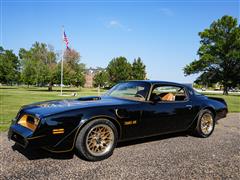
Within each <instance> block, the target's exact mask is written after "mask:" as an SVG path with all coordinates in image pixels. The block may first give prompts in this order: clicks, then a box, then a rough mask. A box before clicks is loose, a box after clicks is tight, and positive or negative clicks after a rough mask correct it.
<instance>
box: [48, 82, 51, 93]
mask: <svg viewBox="0 0 240 180" xmlns="http://www.w3.org/2000/svg"><path fill="white" fill-rule="evenodd" d="M48 91H52V83H49V85H48Z"/></svg>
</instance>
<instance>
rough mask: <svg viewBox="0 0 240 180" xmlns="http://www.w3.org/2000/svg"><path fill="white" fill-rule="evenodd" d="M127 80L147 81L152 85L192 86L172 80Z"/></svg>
mask: <svg viewBox="0 0 240 180" xmlns="http://www.w3.org/2000/svg"><path fill="white" fill-rule="evenodd" d="M127 82H147V83H150V84H152V85H153V84H164V85H176V86H184V87H188V88H189V87H190V86H189V85H186V84H180V83H176V82H170V81H158V80H131V81H127ZM190 88H191V87H190Z"/></svg>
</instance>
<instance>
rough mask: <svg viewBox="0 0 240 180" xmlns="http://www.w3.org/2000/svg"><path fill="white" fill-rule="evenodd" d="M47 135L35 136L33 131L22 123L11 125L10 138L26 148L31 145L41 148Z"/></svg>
mask: <svg viewBox="0 0 240 180" xmlns="http://www.w3.org/2000/svg"><path fill="white" fill-rule="evenodd" d="M44 137H45V135H41V136H33V132H32V131H31V130H29V129H27V128H25V127H23V126H21V125H18V124H14V125H11V126H10V128H9V131H8V139H9V140H13V141H14V142H16V143H17V144H19V145H21V146H22V147H24V148H27V147H29V146H31V147H34V148H39V147H41V146H42V142H43V141H42V140H43V138H44Z"/></svg>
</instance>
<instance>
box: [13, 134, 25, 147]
mask: <svg viewBox="0 0 240 180" xmlns="http://www.w3.org/2000/svg"><path fill="white" fill-rule="evenodd" d="M11 139H12V140H14V141H15V142H17V143H18V144H20V145H21V146H24V147H26V146H27V141H26V140H25V139H24V137H22V136H21V135H19V134H17V133H13V134H12V137H11Z"/></svg>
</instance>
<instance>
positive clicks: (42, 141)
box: [8, 81, 227, 161]
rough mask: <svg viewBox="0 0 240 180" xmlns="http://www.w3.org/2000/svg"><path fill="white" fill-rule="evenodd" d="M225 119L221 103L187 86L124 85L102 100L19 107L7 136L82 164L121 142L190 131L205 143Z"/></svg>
mask: <svg viewBox="0 0 240 180" xmlns="http://www.w3.org/2000/svg"><path fill="white" fill-rule="evenodd" d="M226 114H227V104H226V103H225V101H224V100H223V99H221V98H211V97H206V96H204V95H201V94H198V93H197V92H196V91H194V90H193V89H192V88H191V87H188V86H186V85H182V84H178V83H171V82H163V81H129V82H123V83H120V84H117V85H116V86H114V87H113V88H112V89H110V90H109V91H108V92H107V93H106V94H105V95H103V96H101V97H98V96H94V97H82V98H79V99H74V100H73V99H72V100H59V101H46V102H40V103H35V104H31V105H27V106H23V107H22V108H21V109H20V111H19V112H18V114H17V116H16V118H15V119H13V121H12V125H11V126H10V129H9V133H8V137H9V139H11V140H13V141H15V142H16V143H18V144H20V145H21V146H23V147H24V148H26V147H37V148H44V149H46V150H48V151H51V152H56V153H57V152H67V151H72V150H73V149H76V150H77V152H78V153H80V155H81V156H82V157H84V158H85V159H87V160H90V161H97V160H102V159H105V158H108V157H109V156H111V155H112V153H113V150H114V148H115V147H116V144H117V142H120V141H126V140H130V139H136V138H142V137H147V136H154V135H160V134H168V133H174V132H181V131H189V130H190V131H192V132H194V133H195V134H196V135H198V136H200V137H203V138H206V137H208V136H210V135H211V134H212V132H213V130H214V127H215V123H216V121H217V120H218V119H220V118H223V117H225V116H226Z"/></svg>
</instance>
